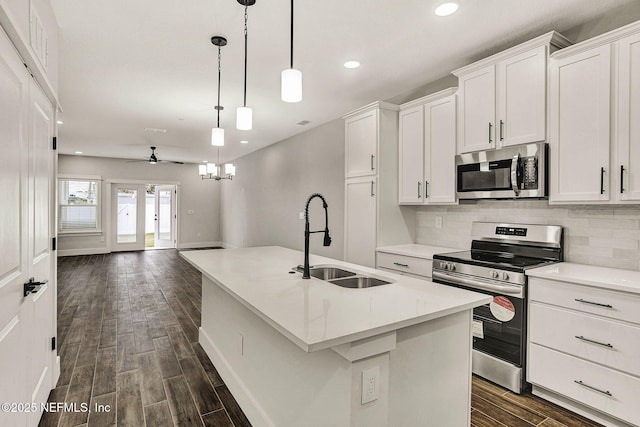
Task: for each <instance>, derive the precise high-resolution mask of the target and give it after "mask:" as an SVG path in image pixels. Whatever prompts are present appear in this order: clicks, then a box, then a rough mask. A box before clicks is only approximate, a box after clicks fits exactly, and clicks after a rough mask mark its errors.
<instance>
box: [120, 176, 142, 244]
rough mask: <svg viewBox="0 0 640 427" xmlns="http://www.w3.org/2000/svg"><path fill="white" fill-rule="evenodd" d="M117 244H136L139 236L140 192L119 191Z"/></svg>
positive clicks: (125, 189) (123, 189) (124, 189)
mask: <svg viewBox="0 0 640 427" xmlns="http://www.w3.org/2000/svg"><path fill="white" fill-rule="evenodd" d="M116 200H117V207H116V212H117V220H116V224H117V234H116V243H136V241H137V235H138V228H137V226H138V216H137V211H138V190H135V189H131V188H118V189H117V196H116Z"/></svg>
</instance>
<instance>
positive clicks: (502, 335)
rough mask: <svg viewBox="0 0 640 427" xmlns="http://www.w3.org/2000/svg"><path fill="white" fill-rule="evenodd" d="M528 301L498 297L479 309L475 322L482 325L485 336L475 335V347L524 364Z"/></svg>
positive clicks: (515, 362)
mask: <svg viewBox="0 0 640 427" xmlns="http://www.w3.org/2000/svg"><path fill="white" fill-rule="evenodd" d="M524 314H525V313H524V300H523V299H520V298H513V297H507V296H503V295H495V294H494V299H493V301H492V302H491V303H490V304H485V305H483V306H480V307H476V308H475V309H474V310H473V320H474V321H475V322H481V325H478V327H479V328H481V329H482V337H480V336H474V338H473V348H474V349H475V350H479V351H482V352H484V353H488V354H490V355H492V356H495V357H498V358H500V359H503V360H506V361H507V362H511V363H513V364H515V365H522V362H523V361H522V355H523V354H522V350H523V349H522V342H523V323H524Z"/></svg>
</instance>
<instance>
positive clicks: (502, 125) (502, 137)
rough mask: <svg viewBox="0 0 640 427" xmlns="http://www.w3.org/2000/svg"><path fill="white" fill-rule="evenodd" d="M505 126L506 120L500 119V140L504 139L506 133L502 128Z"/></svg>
mask: <svg viewBox="0 0 640 427" xmlns="http://www.w3.org/2000/svg"><path fill="white" fill-rule="evenodd" d="M503 127H504V122H503V121H502V120H500V141H504V135H503V133H502V128H503Z"/></svg>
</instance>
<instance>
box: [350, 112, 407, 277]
mask: <svg viewBox="0 0 640 427" xmlns="http://www.w3.org/2000/svg"><path fill="white" fill-rule="evenodd" d="M398 110H399V108H398V106H397V105H393V104H389V103H386V102H374V103H372V104H369V105H366V106H364V107H362V108H359V109H357V110H355V111H352V112H351V113H348V114H346V115H345V116H343V119H344V121H345V239H344V260H345V261H347V262H351V263H354V264H359V265H364V266H367V267H375V262H376V252H375V250H376V247H377V246H383V245H384V246H386V245H394V244H402V243H411V242H413V237H412V236H411V233H410V230H409V228H408V227H407V224H406V223H405V220H404V218H403V215H402V211H401V207H400V206H399V205H398Z"/></svg>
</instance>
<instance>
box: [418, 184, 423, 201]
mask: <svg viewBox="0 0 640 427" xmlns="http://www.w3.org/2000/svg"><path fill="white" fill-rule="evenodd" d="M420 185H421V182H420V181H418V199H419V198H420V197H422V193H421V192H420Z"/></svg>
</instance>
